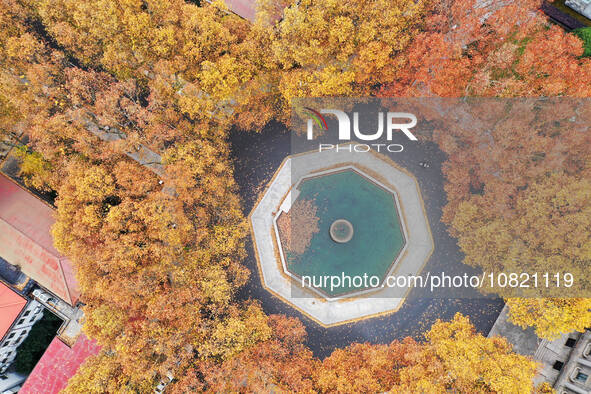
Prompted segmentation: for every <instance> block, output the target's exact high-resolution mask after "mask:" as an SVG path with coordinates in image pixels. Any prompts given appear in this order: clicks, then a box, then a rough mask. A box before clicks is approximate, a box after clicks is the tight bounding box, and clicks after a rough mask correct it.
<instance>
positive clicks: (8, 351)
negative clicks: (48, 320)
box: [0, 300, 43, 373]
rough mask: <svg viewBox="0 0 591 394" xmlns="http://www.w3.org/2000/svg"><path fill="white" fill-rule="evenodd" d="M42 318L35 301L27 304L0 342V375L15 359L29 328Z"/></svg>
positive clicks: (41, 310)
mask: <svg viewBox="0 0 591 394" xmlns="http://www.w3.org/2000/svg"><path fill="white" fill-rule="evenodd" d="M42 316H43V306H42V305H41V304H40V303H38V302H37V301H34V300H33V301H30V302H29V303H27V305H26V306H25V308H24V309H23V311H22V312H21V314H20V315H19V316H18V318H17V319H16V320H15V322H14V323H13V325H12V327H11V328H10V330H9V331H8V332H7V333H6V335H5V336H4V338H3V339H2V341H1V342H0V373H4V372H5V371H6V370H7V369H8V367H9V366H10V364H12V362H13V361H14V359H15V358H16V351H17V348H18V347H19V346H20V344H21V343H23V341H24V340H25V338H26V337H27V335H28V334H29V331H31V327H33V325H34V324H35V323H36V322H37V320H39V319H41V317H42Z"/></svg>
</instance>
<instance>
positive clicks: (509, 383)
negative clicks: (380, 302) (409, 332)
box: [315, 314, 537, 393]
mask: <svg viewBox="0 0 591 394" xmlns="http://www.w3.org/2000/svg"><path fill="white" fill-rule="evenodd" d="M425 339H426V341H425V342H424V343H419V342H417V341H415V340H413V339H411V338H406V339H405V340H403V341H402V342H399V341H394V342H392V343H391V344H390V345H370V344H353V345H351V346H349V347H347V348H344V349H337V350H335V351H334V352H333V353H332V354H331V356H330V357H328V358H326V359H325V360H324V361H323V363H322V366H321V368H319V369H317V371H316V374H315V381H316V385H317V388H318V390H319V391H321V392H384V391H392V392H397V393H403V392H404V393H406V392H427V393H436V392H437V393H439V392H449V391H452V392H456V391H457V392H469V393H520V392H524V391H532V389H533V383H532V378H533V376H534V374H535V372H536V369H537V365H536V363H535V362H533V361H531V360H530V359H528V358H527V357H524V356H521V355H518V354H515V353H513V352H512V350H511V345H510V344H509V343H508V342H507V340H506V339H504V338H500V337H495V338H486V337H484V336H482V335H481V334H478V333H476V332H475V330H474V327H473V326H472V324H471V323H470V321H469V320H468V318H467V317H464V316H461V315H460V314H457V315H456V316H455V317H454V319H453V320H451V321H450V322H442V321H437V322H436V323H435V324H434V325H433V326H432V327H431V329H430V330H429V331H428V332H427V333H426V334H425Z"/></svg>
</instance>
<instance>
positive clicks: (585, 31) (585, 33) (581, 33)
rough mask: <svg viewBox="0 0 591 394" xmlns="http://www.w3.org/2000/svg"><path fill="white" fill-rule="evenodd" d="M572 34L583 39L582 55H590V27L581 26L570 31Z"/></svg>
mask: <svg viewBox="0 0 591 394" xmlns="http://www.w3.org/2000/svg"><path fill="white" fill-rule="evenodd" d="M572 33H573V34H574V35H576V36H577V37H579V38H580V39H581V40H582V41H583V48H584V49H585V51H584V52H583V57H589V56H591V27H581V28H579V29H575V30H573V31H572Z"/></svg>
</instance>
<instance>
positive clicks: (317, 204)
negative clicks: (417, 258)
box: [279, 168, 405, 297]
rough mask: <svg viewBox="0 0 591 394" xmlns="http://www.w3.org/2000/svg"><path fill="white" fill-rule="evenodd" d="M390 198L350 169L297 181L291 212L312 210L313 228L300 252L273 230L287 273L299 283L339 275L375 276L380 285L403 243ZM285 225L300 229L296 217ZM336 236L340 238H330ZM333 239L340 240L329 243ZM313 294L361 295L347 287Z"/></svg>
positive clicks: (388, 192) (392, 196)
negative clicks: (301, 208)
mask: <svg viewBox="0 0 591 394" xmlns="http://www.w3.org/2000/svg"><path fill="white" fill-rule="evenodd" d="M394 193H395V192H394V191H393V190H388V189H386V188H384V187H382V186H381V185H379V184H378V182H377V181H375V180H373V179H372V178H371V177H369V176H368V175H366V174H363V173H362V172H360V171H358V170H356V169H353V168H347V169H344V170H335V172H329V173H325V174H322V175H318V176H313V177H309V178H304V179H302V180H301V181H300V182H299V184H298V185H297V197H296V199H295V200H294V201H293V202H292V208H293V207H294V206H296V204H298V202H300V203H301V202H306V204H308V205H307V206H308V207H313V210H314V227H315V229H314V231H312V232H311V233H310V234H309V239H308V240H306V242H305V244H306V247H305V248H300V249H299V250H297V252H295V251H294V250H293V249H294V248H291V250H290V244H289V242H287V241H286V239H287V238H288V237H286V236H285V233H286V231H285V230H284V231H281V230H280V231H279V236H280V238H281V247H282V250H283V252H284V253H283V254H284V256H285V260H286V261H285V266H286V268H287V270H288V271H289V273H291V274H292V275H293V276H295V277H297V278H300V279H301V278H302V277H304V276H308V277H312V278H314V277H316V278H320V277H326V276H339V277H342V275H343V274H344V275H348V276H350V277H355V276H358V277H363V276H364V275H367V277H372V276H377V277H379V278H380V283H381V281H382V280H383V279H384V278H385V276H386V274H388V272H389V271H390V269H391V268H392V265H393V264H394V262H395V261H396V259H397V257H398V256H399V254H400V253H401V251H402V250H403V248H404V244H405V237H404V230H403V223H402V220H401V218H400V216H399V209H398V201H397V198H396V196H395V194H394ZM293 211H294V212H295V211H296V210H295V209H293ZM298 212H299V211H298ZM298 212H295V213H296V214H298ZM282 215H284V213H282ZM300 216H301V215H300ZM290 223H291V226H292V227H293V228H291V229H290V230H291V233H292V234H293V233H296V232H297V231H300V230H301V228H297V227H302V225H301V223H300V222H298V220H297V218H294V220H293V221H291V222H290ZM343 224H345V226H343ZM331 226H332V227H331ZM337 231H338V232H341V233H342V232H344V233H343V234H339V233H335V232H337ZM331 232H332V233H331ZM335 234H336V235H339V236H340V237H343V238H342V239H335ZM343 241H344V242H343ZM345 282H346V281H345ZM317 283H319V282H317ZM316 289H317V290H319V291H321V292H322V293H324V294H326V295H328V296H329V297H339V296H343V295H346V294H350V293H353V292H358V291H362V290H366V288H363V287H361V288H360V287H356V286H354V285H353V284H351V285H349V283H344V284H343V285H342V286H339V287H338V288H336V289H331V288H330V286H329V285H319V286H318V285H317V286H316Z"/></svg>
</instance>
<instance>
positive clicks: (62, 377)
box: [19, 334, 100, 394]
mask: <svg viewBox="0 0 591 394" xmlns="http://www.w3.org/2000/svg"><path fill="white" fill-rule="evenodd" d="M99 350H100V346H99V345H98V344H97V343H96V342H95V341H93V340H90V339H88V338H87V337H86V336H85V335H84V334H80V336H79V337H78V340H77V341H76V343H75V344H74V346H72V347H71V348H70V347H69V346H68V345H66V344H65V343H63V342H62V341H61V340H60V339H59V338H57V337H56V338H54V339H53V341H52V342H51V344H50V345H49V347H48V348H47V350H46V351H45V353H43V356H42V357H41V359H40V360H39V362H38V363H37V365H36V366H35V368H34V369H33V372H31V374H30V375H29V377H28V378H27V380H26V382H25V384H24V385H23V387H22V388H21V390H20V391H19V393H21V394H37V393H43V394H57V393H59V392H60V391H61V390H63V389H64V388H65V387H66V386H67V384H68V380H69V379H70V378H71V377H72V376H74V374H75V373H76V371H78V368H80V365H82V363H83V362H84V361H85V360H86V359H87V358H88V357H90V356H93V355H95V354H97V353H98V352H99Z"/></svg>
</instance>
